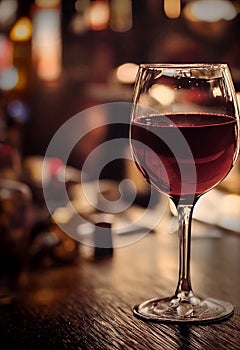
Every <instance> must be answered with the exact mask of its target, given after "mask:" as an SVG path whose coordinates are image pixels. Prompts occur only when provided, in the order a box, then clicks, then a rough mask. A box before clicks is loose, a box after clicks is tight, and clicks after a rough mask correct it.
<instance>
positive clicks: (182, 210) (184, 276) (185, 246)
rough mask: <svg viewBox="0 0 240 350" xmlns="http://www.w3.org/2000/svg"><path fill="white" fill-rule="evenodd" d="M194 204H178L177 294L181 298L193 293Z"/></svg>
mask: <svg viewBox="0 0 240 350" xmlns="http://www.w3.org/2000/svg"><path fill="white" fill-rule="evenodd" d="M192 212H193V205H179V206H178V234H179V277H178V285H177V289H176V296H177V297H178V298H181V299H185V298H188V297H189V294H192V287H191V278H190V255H191V222H192Z"/></svg>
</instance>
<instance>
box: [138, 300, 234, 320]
mask: <svg viewBox="0 0 240 350" xmlns="http://www.w3.org/2000/svg"><path fill="white" fill-rule="evenodd" d="M233 312H234V307H233V305H231V304H230V303H227V302H225V301H223V300H218V299H212V298H207V299H200V298H198V297H196V296H192V297H191V298H189V299H188V300H186V299H181V298H178V297H176V296H174V297H170V298H163V299H151V300H147V301H145V302H143V303H142V304H140V305H136V306H134V308H133V313H134V315H135V316H137V317H140V318H141V319H144V320H146V321H155V322H172V323H184V322H185V323H208V322H214V321H221V320H225V319H226V318H228V317H230V316H231V315H232V314H233Z"/></svg>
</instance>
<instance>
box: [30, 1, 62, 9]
mask: <svg viewBox="0 0 240 350" xmlns="http://www.w3.org/2000/svg"><path fill="white" fill-rule="evenodd" d="M60 3H61V1H60V0H35V4H36V5H37V6H38V7H44V8H49V7H56V6H58V5H60Z"/></svg>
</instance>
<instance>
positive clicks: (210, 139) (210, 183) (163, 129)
mask: <svg viewBox="0 0 240 350" xmlns="http://www.w3.org/2000/svg"><path fill="white" fill-rule="evenodd" d="M236 126H237V125H236V120H235V119H234V118H233V117H231V116H228V115H218V114H171V115H169V114H167V115H155V114H154V115H150V116H144V117H139V118H136V119H135V120H134V121H133V122H132V123H131V147H132V152H133V156H134V159H135V162H136V163H137V165H138V167H139V168H140V170H141V172H142V173H143V175H144V177H145V178H146V179H147V180H148V181H149V182H150V183H151V184H152V185H153V186H154V187H156V188H157V189H158V190H160V191H162V192H164V193H166V194H168V195H169V196H170V197H171V198H172V199H173V200H174V201H179V199H182V200H184V198H186V197H188V196H199V195H201V194H202V193H204V192H206V191H208V190H209V189H211V188H212V187H214V186H215V185H216V184H217V183H219V182H220V181H221V180H222V179H223V178H224V177H225V176H226V175H227V174H228V172H229V171H230V169H231V167H232V165H233V158H234V154H235V151H236V142H237V141H236V139H237V136H236V133H237V130H236Z"/></svg>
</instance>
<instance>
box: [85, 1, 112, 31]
mask: <svg viewBox="0 0 240 350" xmlns="http://www.w3.org/2000/svg"><path fill="white" fill-rule="evenodd" d="M84 16H85V21H86V24H87V26H88V27H89V28H91V29H92V30H104V29H106V28H107V26H108V23H109V19H110V9H109V4H108V1H106V0H105V1H104V0H102V1H100V0H97V1H93V2H92V3H91V4H90V6H89V7H88V8H87V10H86V12H85V15H84Z"/></svg>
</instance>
